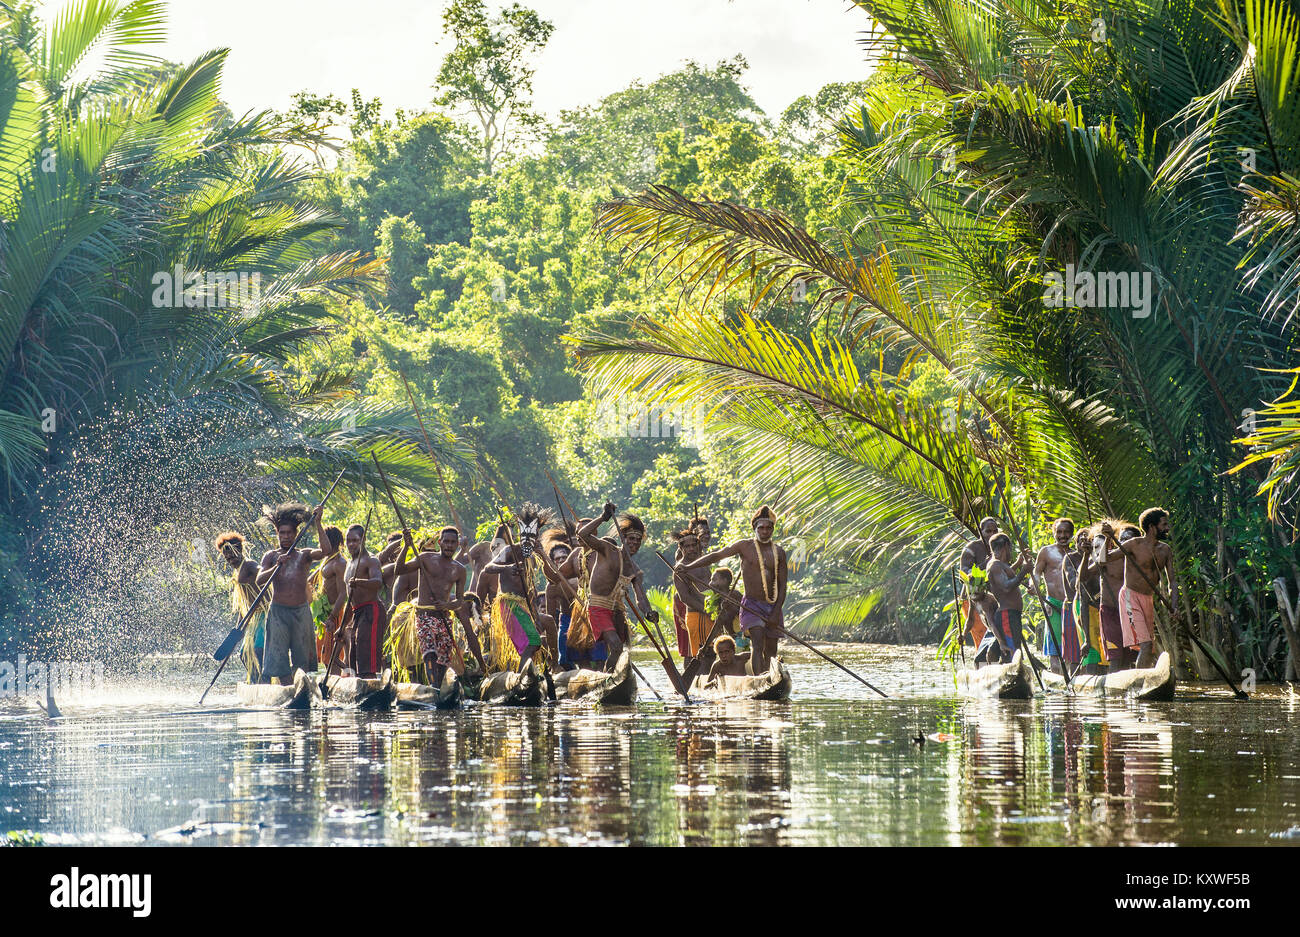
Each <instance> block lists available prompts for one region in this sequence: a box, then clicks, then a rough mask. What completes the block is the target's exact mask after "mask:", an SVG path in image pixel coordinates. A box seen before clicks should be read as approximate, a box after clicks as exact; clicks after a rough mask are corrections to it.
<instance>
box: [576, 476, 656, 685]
mask: <svg viewBox="0 0 1300 937" xmlns="http://www.w3.org/2000/svg"><path fill="white" fill-rule="evenodd" d="M613 516H614V505H613V504H611V503H609V502H608V501H607V502H605V510H604V511H602V512H601V515H600V517H596V518H593V519H591V520H590V521H588V522H587V523H585V524H582V525H580V526H579V527H578V540H579V541H580V542H581V543H582V544H583V546H585V547H587V548H588V549H590V550H591V551H592V556H591V562H592V564H593V565H592V567H591V587H590V588H591V596H590V599H589V601H588V606H587V615H588V618H589V620H590V621H591V631H592V634H594V635H595V636H596V641H597V642H599V643H603V644H604V646H605V650H606V653H607V660H606V667H607V668H608V667H614V666H615V665H616V664H617V662H618V657H619V655H620V654H621V653H622V652H623V639H622V638H621V637H620V636H619V633H618V628H617V626H616V625H615V622H614V611H615V610H616V609H621V608H622V606H623V601H624V598H625V597H626V595H627V592H628V590H629V589H631V590H632V591H633V593H634V597H635V602H636V605H637V607H638V608H639V609H640V611H641V615H642V617H643V618H645V619H646V621H648V622H650V623H652V624H657V623H658V621H659V613H658V612H656V611H655V610H654V609H652V608H651V607H650V600H649V599H648V598H646V594H645V587H644V586H643V585H642V582H641V570H640V569H639V568H638V567H637V565H636V561H635V560H633V557H634V556H636V554H637V551H638V550H640V549H641V543H642V542H643V541H644V540H645V524H643V523H641V518H639V517H637V516H636V515H635V514H624V515H622V516H621V517H620V518H619V519H618V521H617V522H616V523H617V525H618V531H619V536H620V538H621V539H622V541H623V543H622V546H620V545H619V544H618V543H615V542H614V541H613V540H611V539H609V538H608V537H601V536H600V535H599V532H600V528H601V525H602V524H605V523H606V522H607V521H609V520H610V519H611V518H612V517H613Z"/></svg>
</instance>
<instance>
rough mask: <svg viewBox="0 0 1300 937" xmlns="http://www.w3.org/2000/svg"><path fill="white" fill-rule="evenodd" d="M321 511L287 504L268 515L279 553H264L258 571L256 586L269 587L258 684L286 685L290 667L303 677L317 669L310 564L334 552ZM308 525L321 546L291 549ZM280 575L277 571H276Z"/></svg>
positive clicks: (273, 551) (297, 504)
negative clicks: (309, 595)
mask: <svg viewBox="0 0 1300 937" xmlns="http://www.w3.org/2000/svg"><path fill="white" fill-rule="evenodd" d="M320 517H321V507H320V506H317V507H316V509H315V510H313V509H311V508H309V507H307V505H305V504H299V503H297V502H290V503H288V504H282V505H280V506H279V507H278V508H276V509H275V510H274V511H272V512H271V523H273V524H274V525H275V532H276V536H277V537H279V541H280V549H278V550H267V551H266V553H265V554H263V556H262V562H261V564H260V565H259V567H258V573H257V585H258V586H259V587H262V586H265V585H266V584H267V583H269V582H271V579H272V577H274V579H275V582H274V584H273V585H272V586H271V607H270V609H269V610H268V612H267V615H266V649H265V651H264V652H263V660H262V680H263V681H264V682H267V683H276V682H284V681H287V680H288V679H289V677H290V675H291V674H292V673H293V670H294V668H299V669H301V670H303V671H305V672H306V673H312V672H313V671H315V669H316V622H315V620H314V619H313V618H312V614H311V605H309V604H308V602H307V575H308V573H309V572H310V571H311V565H312V563H315V562H317V561H318V560H322V559H324V558H325V557H327V556H329V555H330V554H332V553H333V552H334V551H333V550H332V549H331V548H330V543H329V538H328V537H327V536H326V535H325V532H324V528H322V527H321V526H320ZM308 520H311V521H312V522H313V523H314V524H316V528H317V533H318V535H319V541H320V542H319V546H318V549H315V550H299V549H297V547H296V546H295V544H296V543H297V540H298V529H299V528H300V527H302V525H303V524H304V523H306V522H307V521H308ZM277 570H278V572H277Z"/></svg>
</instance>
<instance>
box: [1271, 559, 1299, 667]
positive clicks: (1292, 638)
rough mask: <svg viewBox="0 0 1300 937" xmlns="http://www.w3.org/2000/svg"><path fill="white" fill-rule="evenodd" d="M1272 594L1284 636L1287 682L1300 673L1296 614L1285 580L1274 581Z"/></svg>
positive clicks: (1278, 578)
mask: <svg viewBox="0 0 1300 937" xmlns="http://www.w3.org/2000/svg"><path fill="white" fill-rule="evenodd" d="M1273 592H1274V593H1276V595H1277V610H1278V617H1279V618H1281V619H1282V630H1283V632H1285V634H1286V646H1287V656H1286V680H1287V681H1288V682H1289V681H1292V680H1294V679H1295V678H1296V674H1297V673H1300V634H1297V629H1296V612H1295V607H1294V606H1292V604H1291V595H1290V593H1289V592H1288V590H1287V584H1286V579H1284V578H1283V577H1281V576H1278V577H1277V578H1276V579H1274V580H1273Z"/></svg>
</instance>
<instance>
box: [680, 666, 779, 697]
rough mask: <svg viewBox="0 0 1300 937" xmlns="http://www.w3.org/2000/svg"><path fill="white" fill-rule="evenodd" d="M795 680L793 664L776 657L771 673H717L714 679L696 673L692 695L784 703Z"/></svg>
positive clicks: (770, 669) (692, 682)
mask: <svg viewBox="0 0 1300 937" xmlns="http://www.w3.org/2000/svg"><path fill="white" fill-rule="evenodd" d="M792 686H793V681H792V680H791V677H790V668H789V667H787V666H786V665H785V661H783V660H781V658H779V657H774V658H772V662H771V664H769V665H768V668H767V673H764V674H759V675H758V676H744V677H735V676H731V675H729V674H728V675H726V676H722V677H715V678H714V679H713V680H712V681H710V680H709V678H708V677H707V676H701V677H696V678H695V679H694V680H693V681H691V687H690V690H689V691H688V692H689V695H690V696H691V698H692V699H694V698H695V697H699V698H700V699H704V700H733V699H734V700H739V699H752V700H768V701H770V702H774V703H783V702H785V701H786V700H788V699H789V698H790V690H791V688H792Z"/></svg>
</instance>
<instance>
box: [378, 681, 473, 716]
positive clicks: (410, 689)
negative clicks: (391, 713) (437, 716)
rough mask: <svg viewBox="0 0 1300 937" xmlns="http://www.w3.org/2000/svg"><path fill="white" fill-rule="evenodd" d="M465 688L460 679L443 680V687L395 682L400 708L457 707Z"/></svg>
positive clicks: (398, 706) (394, 689)
mask: <svg viewBox="0 0 1300 937" xmlns="http://www.w3.org/2000/svg"><path fill="white" fill-rule="evenodd" d="M463 690H464V688H463V687H462V686H461V682H460V681H459V680H452V681H451V682H450V683H448V682H446V681H443V684H442V686H441V687H434V686H430V685H429V684H427V683H394V684H393V691H394V692H395V693H396V695H397V708H398V709H455V708H456V707H457V706H459V705H460V702H461V699H462V697H463V695H464V694H463Z"/></svg>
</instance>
